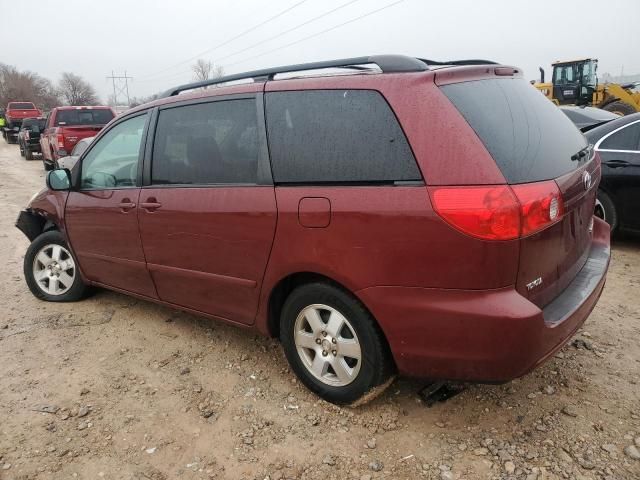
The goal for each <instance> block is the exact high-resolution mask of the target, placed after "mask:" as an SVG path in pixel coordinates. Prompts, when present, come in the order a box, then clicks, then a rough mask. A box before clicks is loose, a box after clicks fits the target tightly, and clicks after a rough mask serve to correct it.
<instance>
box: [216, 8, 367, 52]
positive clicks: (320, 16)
mask: <svg viewBox="0 0 640 480" xmlns="http://www.w3.org/2000/svg"><path fill="white" fill-rule="evenodd" d="M359 1H360V0H351V1H349V2H347V3H343V4H342V5H340V6H338V7H336V8H332V9H331V10H329V11H327V12H324V13H322V14H320V15H318V16H317V17H313V18H312V19H310V20H307V21H306V22H302V23H299V24H298V25H296V26H294V27H292V28H290V29H289V30H285V31H284V32H280V33H278V34H277V35H273V36H272V37H269V38H267V39H265V40H262V41H261V42H256V43H254V44H253V45H249V46H248V47H246V48H243V49H242V50H238V51H236V52H233V53H230V54H229V55H225V56H224V57H220V58H217V59H216V61H217V62H218V63H219V62H221V61H222V60H226V59H227V58H230V57H234V56H236V55H238V54H240V53H244V52H246V51H247V50H251V49H252V48H254V47H257V46H259V45H262V44H263V43H267V42H270V41H271V40H275V39H276V38H279V37H282V36H284V35H286V34H287V33H291V32H293V31H294V30H297V29H299V28H300V27H304V26H305V25H309V24H310V23H313V22H315V21H316V20H320V19H321V18H324V17H326V16H327V15H331V14H332V13H334V12H337V11H338V10H341V9H343V8H345V7H348V6H349V5H351V4H353V3H356V2H359Z"/></svg>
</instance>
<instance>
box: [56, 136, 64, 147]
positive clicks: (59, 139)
mask: <svg viewBox="0 0 640 480" xmlns="http://www.w3.org/2000/svg"><path fill="white" fill-rule="evenodd" d="M56 137H57V140H58V148H60V149H63V148H64V135H63V134H61V133H58V134H57V135H56Z"/></svg>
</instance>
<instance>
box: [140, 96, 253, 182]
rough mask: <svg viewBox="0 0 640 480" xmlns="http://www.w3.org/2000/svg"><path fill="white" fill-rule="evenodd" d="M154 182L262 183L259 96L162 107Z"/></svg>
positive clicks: (157, 131) (154, 157)
mask: <svg viewBox="0 0 640 480" xmlns="http://www.w3.org/2000/svg"><path fill="white" fill-rule="evenodd" d="M151 182H152V183H153V184H156V185H158V184H160V185H162V184H164V185H170V184H174V185H175V184H177V185H193V184H195V185H198V184H200V185H202V184H216V183H223V184H224V183H249V184H254V183H257V182H258V127H257V109H256V103H255V100H254V99H247V100H244V99H242V100H225V101H218V102H209V103H200V104H196V105H184V106H180V107H173V108H169V109H166V110H161V111H160V115H159V117H158V125H157V127H156V135H155V141H154V145H153V163H152V168H151Z"/></svg>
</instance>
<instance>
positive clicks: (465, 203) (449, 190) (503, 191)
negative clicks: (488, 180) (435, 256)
mask: <svg viewBox="0 0 640 480" xmlns="http://www.w3.org/2000/svg"><path fill="white" fill-rule="evenodd" d="M429 193H430V195H431V199H432V202H433V205H434V208H435V210H436V212H437V213H438V214H439V215H440V216H441V217H442V218H443V219H444V220H445V221H446V222H447V223H449V224H450V225H452V226H453V227H455V228H457V229H458V230H461V231H463V232H465V233H468V234H469V235H472V236H474V237H478V238H482V239H485V240H512V239H514V238H518V235H519V234H520V210H519V205H518V201H517V200H516V197H515V195H514V194H513V192H512V191H511V189H510V188H509V187H508V186H504V185H501V186H491V187H443V188H440V187H430V188H429Z"/></svg>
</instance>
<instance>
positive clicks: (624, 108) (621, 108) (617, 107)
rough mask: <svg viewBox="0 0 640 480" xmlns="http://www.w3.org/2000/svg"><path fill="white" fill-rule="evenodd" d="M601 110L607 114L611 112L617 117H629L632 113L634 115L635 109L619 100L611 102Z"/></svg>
mask: <svg viewBox="0 0 640 480" xmlns="http://www.w3.org/2000/svg"><path fill="white" fill-rule="evenodd" d="M602 109H603V110H606V111H607V112H612V113H617V114H618V115H623V116H624V115H631V114H632V113H636V109H635V108H633V107H632V106H631V105H629V104H628V103H625V102H622V101H620V100H618V101H616V102H611V103H609V104H607V105H605V106H604V107H602Z"/></svg>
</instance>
